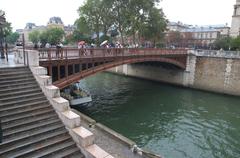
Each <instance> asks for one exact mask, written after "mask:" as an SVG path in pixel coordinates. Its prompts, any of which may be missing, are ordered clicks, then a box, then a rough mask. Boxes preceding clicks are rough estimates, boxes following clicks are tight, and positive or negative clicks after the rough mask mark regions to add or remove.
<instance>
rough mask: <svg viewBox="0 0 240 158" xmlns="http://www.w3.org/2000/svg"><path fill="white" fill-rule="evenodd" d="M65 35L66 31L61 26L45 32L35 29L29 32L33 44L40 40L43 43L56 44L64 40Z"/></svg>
mask: <svg viewBox="0 0 240 158" xmlns="http://www.w3.org/2000/svg"><path fill="white" fill-rule="evenodd" d="M63 37H64V31H63V29H61V28H49V29H47V30H45V31H43V32H39V31H37V30H34V31H32V32H31V33H30V34H29V40H30V41H31V42H32V43H33V44H37V43H38V42H40V43H41V44H42V45H45V44H46V43H49V44H51V45H56V44H58V43H60V42H62V40H63Z"/></svg>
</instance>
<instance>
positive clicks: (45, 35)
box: [39, 31, 48, 45]
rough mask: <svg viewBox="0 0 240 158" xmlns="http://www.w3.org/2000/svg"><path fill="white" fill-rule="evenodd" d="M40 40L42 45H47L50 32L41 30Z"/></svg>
mask: <svg viewBox="0 0 240 158" xmlns="http://www.w3.org/2000/svg"><path fill="white" fill-rule="evenodd" d="M39 40H40V42H41V44H42V45H45V44H46V43H48V32H47V31H43V32H41V33H40V35H39Z"/></svg>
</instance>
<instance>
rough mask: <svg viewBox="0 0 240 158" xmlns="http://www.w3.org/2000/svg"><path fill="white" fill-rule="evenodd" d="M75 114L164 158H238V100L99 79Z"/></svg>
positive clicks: (90, 81) (88, 83)
mask: <svg viewBox="0 0 240 158" xmlns="http://www.w3.org/2000/svg"><path fill="white" fill-rule="evenodd" d="M81 86H82V87H83V88H84V89H86V90H88V91H89V92H90V93H91V95H92V98H93V102H92V103H90V104H88V105H87V106H82V107H78V110H80V111H81V112H83V113H85V114H87V115H89V116H90V117H92V118H94V119H95V120H97V121H98V122H101V123H103V124H105V125H106V126H108V127H110V128H112V129H114V130H115V131H117V132H119V133H121V134H122V135H124V136H126V137H128V138H130V139H132V140H133V141H135V142H136V143H137V144H138V146H139V147H142V148H145V149H148V150H151V151H153V152H155V153H158V154H160V155H162V156H164V157H165V158H240V97H233V96H226V95H220V94H214V93H208V92H203V91H198V90H192V89H186V88H181V87H176V86H171V85H166V84H162V83H158V82H152V81H146V80H141V79H136V78H130V77H124V76H119V75H114V74H110V73H100V74H97V75H95V76H92V77H89V78H87V79H84V80H82V81H81Z"/></svg>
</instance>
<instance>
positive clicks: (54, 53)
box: [39, 48, 188, 89]
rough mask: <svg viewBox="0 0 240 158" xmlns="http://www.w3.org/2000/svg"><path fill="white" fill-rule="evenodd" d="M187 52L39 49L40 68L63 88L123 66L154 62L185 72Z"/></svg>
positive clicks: (143, 49) (114, 49) (126, 49)
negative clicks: (45, 70) (168, 64)
mask: <svg viewBox="0 0 240 158" xmlns="http://www.w3.org/2000/svg"><path fill="white" fill-rule="evenodd" d="M187 52H188V51H187V50H186V49H156V48H142V49H138V48H137V49H128V48H108V49H105V48H97V49H92V48H91V49H76V48H63V49H59V50H56V49H40V50H39V65H40V66H43V67H46V68H47V70H48V75H50V76H52V79H53V84H54V85H55V86H57V87H59V88H60V89H62V88H64V87H66V86H68V85H70V84H72V83H75V82H77V81H79V80H80V79H83V78H85V77H88V76H90V75H93V74H95V73H97V72H101V71H104V70H107V69H110V68H113V67H116V66H119V65H124V64H132V63H141V62H152V61H154V62H164V63H170V64H173V65H175V66H177V67H179V68H181V69H183V70H185V68H186V62H187V56H188V53H187Z"/></svg>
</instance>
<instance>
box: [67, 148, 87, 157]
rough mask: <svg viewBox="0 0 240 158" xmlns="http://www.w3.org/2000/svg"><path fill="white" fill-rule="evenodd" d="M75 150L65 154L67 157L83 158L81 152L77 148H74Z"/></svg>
mask: <svg viewBox="0 0 240 158" xmlns="http://www.w3.org/2000/svg"><path fill="white" fill-rule="evenodd" d="M70 150H71V149H70ZM75 150H77V151H75V152H72V153H71V154H69V155H67V158H84V155H83V154H82V153H81V151H79V148H75Z"/></svg>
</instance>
